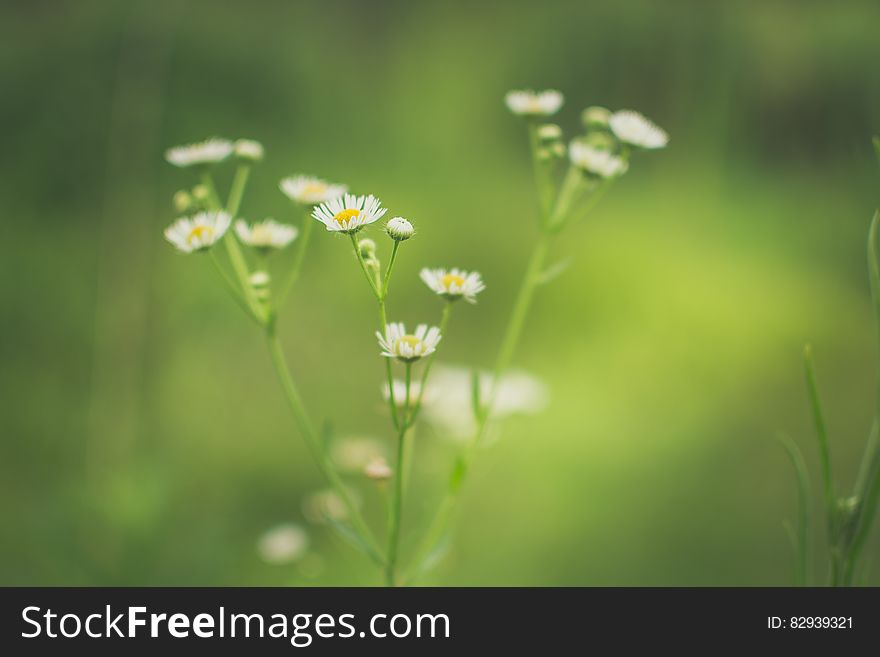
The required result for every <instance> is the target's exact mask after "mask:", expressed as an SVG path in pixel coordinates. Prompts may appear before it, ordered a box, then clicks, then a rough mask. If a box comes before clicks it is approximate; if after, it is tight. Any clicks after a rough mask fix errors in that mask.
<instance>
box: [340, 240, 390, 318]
mask: <svg viewBox="0 0 880 657" xmlns="http://www.w3.org/2000/svg"><path fill="white" fill-rule="evenodd" d="M348 236H349V238H351V246H352V248H354V255H355V257H357V261H358V264H359V265H360V266H361V271H363V272H364V276H365V277H366V279H367V283H369V284H370V289H371V290H372V291H373V294H374V295H375V296H376V299H378V300H379V302H382V294H381V292H380V290H379V288H378V287H377V286H376V278H375V276H373V274H371V273H370V268H369V267H367V263H366V262H364V256H363V254H362V253H361V250H360V249H359V248H358V243H357V237H355V234H354V233H349V234H348ZM382 329H383V330H384V329H385V327H384V326H383V327H382Z"/></svg>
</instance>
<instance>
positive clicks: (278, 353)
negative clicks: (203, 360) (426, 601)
mask: <svg viewBox="0 0 880 657" xmlns="http://www.w3.org/2000/svg"><path fill="white" fill-rule="evenodd" d="M266 339H267V341H268V343H269V353H270V355H271V357H272V364H273V365H274V366H275V371H276V373H277V374H278V378H279V380H280V382H281V387H282V388H283V390H284V394H285V397H286V398H287V403H288V405H289V406H290V410H291V411H292V412H293V417H294V420H295V421H296V424H297V426H298V428H299V430H300V433H301V434H302V436H303V439H304V440H305V442H306V445H307V446H308V448H309V451H310V452H311V453H312V456H313V457H314V459H315V462H316V463H317V465H318V468H319V469H320V470H321V473H322V474H323V475H324V477H325V478H326V479H327V481H328V482H329V483H330V485H331V486H332V487H333V489H334V491H335V492H336V494H337V495H338V496H339V498H340V500H342V503H343V504H344V506H345V509H346V511H347V514H348V519H349V522H351V526H352V528H353V529H354V531H355V532H356V533H357V534H358V536H359V538H360V539H361V541H362V542H363V545H364V549H365V550H366V553H367V555H368V556H369V557H370V558H371V559H372V560H373V561H375V562H376V563H377V564H378V565H379V566H384V565H385V560H384V559H383V558H382V556H381V554H380V552H379V549H378V547H377V546H376V544H375V540H374V539H373V535H372V533H371V532H370V529H369V527H368V526H367V524H366V522H365V521H364V519H363V516H361V513H360V511H359V510H358V508H357V506H356V505H355V504H354V501H353V500H352V498H351V494H350V493H349V492H348V489H347V488H346V487H345V484H344V483H343V482H342V479H341V478H340V476H339V473H337V472H336V469H335V468H334V467H333V464H332V463H331V462H330V460H329V458H328V456H327V454H326V452H325V450H324V449H322V447H321V443H320V437H319V435H318V432H317V431H316V429H315V425H314V423H313V422H312V420H311V418H309V416H308V413H307V412H306V408H305V405H304V404H303V401H302V397H301V396H300V394H299V391H298V390H297V388H296V385H295V384H294V382H293V378H292V377H291V375H290V369H289V367H288V365H287V359H286V358H285V357H284V351H283V350H282V348H281V343H280V341H279V340H278V336H277V335H276V333H275V331H274V329H270V330H267V331H266Z"/></svg>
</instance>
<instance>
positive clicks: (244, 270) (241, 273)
mask: <svg viewBox="0 0 880 657" xmlns="http://www.w3.org/2000/svg"><path fill="white" fill-rule="evenodd" d="M249 173H250V166H249V165H247V164H241V165H239V167H238V169H237V170H236V172H235V177H234V178H233V181H232V188H231V189H230V191H229V199H228V200H227V202H226V213H227V214H228V215H229V216H230V218H231V219H232V220H235V215H236V214H238V209H239V206H240V205H241V199H242V196H243V194H244V188H245V185H246V184H247V179H248V175H249ZM202 181H203V183H204V184H205V186H206V187H207V188H208V193H209V198H210V199H211V203H212V204H215V205H216V208H215V209H219V207H220V205H219V199H218V196H217V188H216V187H215V186H214V179H213V178H212V177H211V174H210V172H208V171H205V172H203V173H202ZM223 243H224V244H225V246H226V253H227V254H228V255H229V261H230V262H231V263H232V269H233V271H234V272H235V275H236V277H237V278H238V284H239V286H240V287H241V289H242V292H243V293H244V297H245V300H246V301H247V304H248V307H250V309H251V313H253V315H254V317H256V318H258V320H259V321H260V322H261V323H265V322H266V320H267V317H266V312H265V309H264V308H263V307H262V306H261V305H260V302H259V300H258V299H257V297H256V293H255V292H254V287H253V285H251V282H250V273H249V271H248V266H247V262H246V261H245V259H244V255H243V254H242V252H241V249H240V248H239V247H238V242H236V241H235V237H233V235H232V231H231V230H227V231H226V234H225V235H224V236H223Z"/></svg>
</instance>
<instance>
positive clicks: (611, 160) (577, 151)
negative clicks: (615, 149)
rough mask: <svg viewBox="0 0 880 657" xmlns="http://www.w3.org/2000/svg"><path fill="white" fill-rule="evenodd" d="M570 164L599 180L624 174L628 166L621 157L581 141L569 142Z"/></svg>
mask: <svg viewBox="0 0 880 657" xmlns="http://www.w3.org/2000/svg"><path fill="white" fill-rule="evenodd" d="M568 155H569V157H570V158H571V163H572V164H574V165H575V166H576V167H578V168H581V169H583V170H584V171H587V172H589V173H592V174H595V175H597V176H599V177H600V178H614V177H615V176H620V175H623V174H624V173H626V170H627V169H628V168H629V164H628V163H627V161H626V160H624V159H623V158H622V157H619V156H617V155H614V154H613V153H610V152H608V151H606V150H604V149H601V148H596V147H594V146H590V145H589V144H585V143H583V142H581V141H577V140H575V141H573V142H571V146H569V148H568Z"/></svg>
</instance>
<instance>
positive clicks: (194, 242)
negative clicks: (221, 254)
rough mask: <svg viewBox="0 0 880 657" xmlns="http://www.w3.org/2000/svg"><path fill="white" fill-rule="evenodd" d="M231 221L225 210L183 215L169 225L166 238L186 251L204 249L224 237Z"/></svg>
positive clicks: (179, 249)
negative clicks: (190, 215)
mask: <svg viewBox="0 0 880 657" xmlns="http://www.w3.org/2000/svg"><path fill="white" fill-rule="evenodd" d="M231 221H232V220H231V219H230V217H229V215H228V214H226V213H225V212H199V213H198V214H196V215H194V216H192V217H181V218H180V219H178V220H177V221H175V222H174V223H173V224H171V225H170V226H168V228H166V229H165V239H167V240H168V241H169V242H171V243H172V244H173V245H174V246H175V247H176V248H177V250H178V251H183V252H184V253H192V252H193V251H202V250H204V249H207V248H209V247H210V246H211V245H212V244H214V242H216V241H217V240H219V239H220V238H221V237H223V234H224V233H225V232H226V231H227V229H228V228H229V224H230V222H231Z"/></svg>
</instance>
